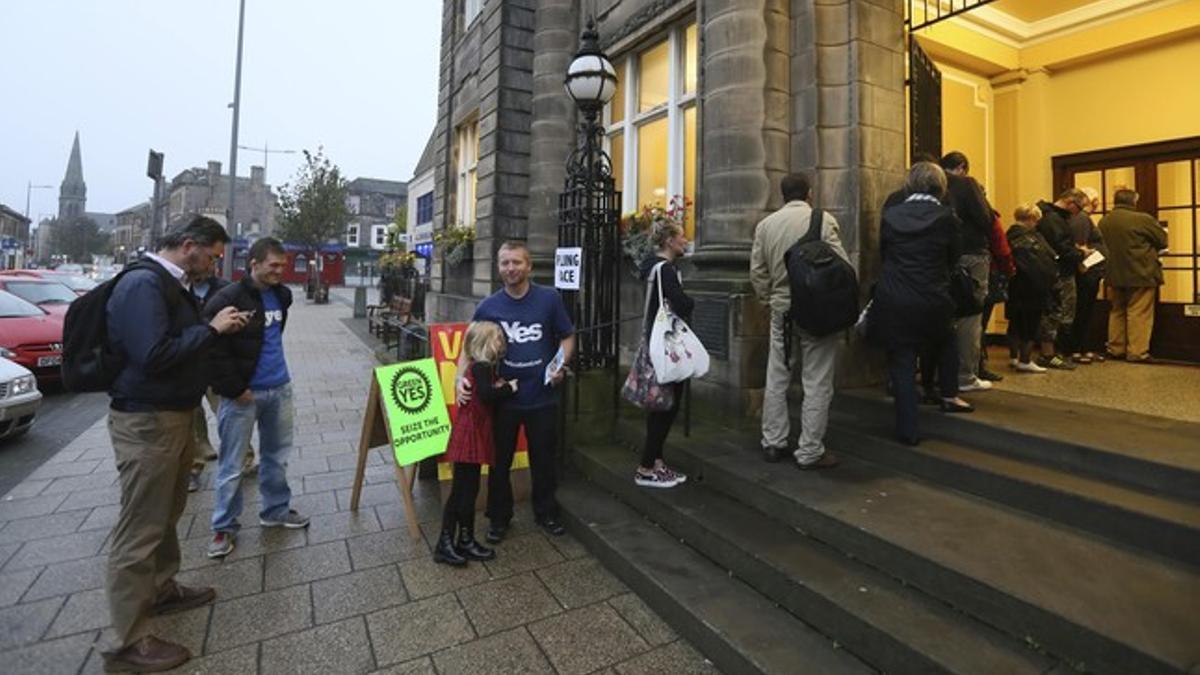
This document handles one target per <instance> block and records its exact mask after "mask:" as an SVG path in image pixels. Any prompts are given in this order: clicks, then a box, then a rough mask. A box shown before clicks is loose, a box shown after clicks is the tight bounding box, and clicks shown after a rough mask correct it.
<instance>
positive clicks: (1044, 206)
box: [1037, 188, 1090, 370]
mask: <svg viewBox="0 0 1200 675" xmlns="http://www.w3.org/2000/svg"><path fill="white" fill-rule="evenodd" d="M1089 203H1090V200H1089V199H1088V196H1087V194H1085V193H1084V192H1083V190H1079V189H1077V188H1068V189H1066V190H1063V192H1062V193H1061V194H1060V195H1058V199H1057V200H1055V202H1054V203H1053V204H1051V203H1049V202H1038V208H1040V209H1041V210H1042V219H1041V220H1039V221H1038V225H1037V230H1038V232H1039V233H1040V234H1041V235H1042V237H1044V238H1045V239H1046V241H1047V242H1049V243H1050V246H1051V247H1053V248H1054V255H1056V256H1057V257H1058V281H1056V282H1055V283H1054V290H1053V291H1051V293H1050V305H1049V306H1048V307H1047V308H1046V311H1045V313H1044V314H1042V324H1041V328H1040V332H1041V338H1042V358H1040V359H1038V365H1039V366H1042V367H1043V368H1058V369H1061V370H1074V369H1075V364H1074V363H1072V362H1071V360H1070V359H1069V358H1065V357H1063V356H1062V355H1060V354H1057V353H1056V346H1055V342H1056V341H1057V339H1058V336H1059V334H1060V333H1065V332H1066V331H1068V330H1070V329H1071V324H1072V323H1074V321H1075V271H1076V269H1078V268H1079V263H1080V262H1082V261H1083V252H1082V250H1081V249H1080V248H1079V247H1078V246H1076V245H1075V233H1074V230H1072V229H1071V222H1070V221H1071V218H1073V217H1074V216H1075V214H1077V213H1079V212H1081V211H1083V210H1084V209H1085V208H1087V206H1088V204H1089Z"/></svg>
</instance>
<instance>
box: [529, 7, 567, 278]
mask: <svg viewBox="0 0 1200 675" xmlns="http://www.w3.org/2000/svg"><path fill="white" fill-rule="evenodd" d="M578 4H579V3H578V2H576V1H575V0H540V1H539V2H538V5H537V13H536V15H535V17H534V32H533V123H532V125H531V129H530V133H531V142H530V158H529V231H528V240H529V248H530V250H531V251H532V253H533V254H534V256H535V257H536V258H537V259H538V260H539V262H541V261H543V260H544V261H547V264H549V261H550V260H551V257H552V256H553V253H554V248H555V246H556V245H557V243H558V195H559V193H560V192H562V189H563V181H564V180H565V178H566V162H567V156H568V155H569V154H570V153H571V149H572V148H574V147H575V144H576V143H577V142H578V141H577V139H576V133H575V124H574V122H575V103H574V101H572V100H571V97H570V96H568V95H567V92H566V91H565V90H564V89H563V78H564V77H565V76H566V72H567V66H568V65H569V64H570V63H571V58H572V57H573V56H574V55H575V51H576V49H577V47H578V42H579V7H578Z"/></svg>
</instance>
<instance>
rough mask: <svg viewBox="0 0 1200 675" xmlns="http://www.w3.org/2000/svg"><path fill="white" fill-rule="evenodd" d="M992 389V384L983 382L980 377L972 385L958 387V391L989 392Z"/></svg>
mask: <svg viewBox="0 0 1200 675" xmlns="http://www.w3.org/2000/svg"><path fill="white" fill-rule="evenodd" d="M991 388H992V383H991V382H988V381H987V380H981V379H979V378H978V377H977V378H975V381H974V382H972V383H970V384H965V385H964V384H960V385H958V390H959V391H960V392H961V391H987V390H988V389H991Z"/></svg>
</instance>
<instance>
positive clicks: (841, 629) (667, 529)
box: [560, 391, 1200, 674]
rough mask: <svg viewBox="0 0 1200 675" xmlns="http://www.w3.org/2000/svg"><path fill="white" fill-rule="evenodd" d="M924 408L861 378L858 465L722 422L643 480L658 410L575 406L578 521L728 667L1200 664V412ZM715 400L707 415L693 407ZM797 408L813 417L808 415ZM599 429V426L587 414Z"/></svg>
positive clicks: (676, 448)
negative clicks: (1197, 418)
mask: <svg viewBox="0 0 1200 675" xmlns="http://www.w3.org/2000/svg"><path fill="white" fill-rule="evenodd" d="M979 402H980V403H981V405H980V410H979V412H978V413H977V414H975V415H970V416H949V415H942V414H940V413H936V412H933V411H925V412H924V413H923V418H922V430H923V432H924V433H925V434H926V436H927V437H928V439H929V440H927V441H926V442H924V443H922V445H921V446H919V447H916V448H910V447H907V446H903V445H900V444H898V443H895V442H893V441H892V440H891V439H892V435H891V429H892V426H891V421H892V414H893V413H892V407H891V402H890V401H889V400H887V399H885V398H883V397H882V395H878V394H876V393H874V392H868V391H861V392H849V393H844V394H841V395H839V398H838V400H837V402H836V403H835V410H834V415H833V417H832V419H831V428H830V431H829V434H828V437H827V441H828V445H829V447H830V449H831V450H833V451H834V452H836V453H837V454H838V455H839V456H841V457H842V459H843V464H842V466H840V467H838V468H836V469H833V470H829V471H820V472H802V471H798V470H796V469H795V468H793V466H792V465H791V464H790V463H780V464H767V463H765V462H763V461H762V460H761V458H760V455H759V454H758V451H757V445H758V440H757V439H758V437H757V434H756V433H755V431H754V430H752V429H743V430H738V429H731V428H728V427H726V426H723V425H721V424H717V423H714V422H713V421H712V420H713V419H714V418H717V419H719V416H718V415H717V414H712V413H710V414H707V415H705V416H704V417H705V418H706V419H705V421H703V422H700V423H698V424H696V425H695V426H694V428H693V429H692V434H691V436H690V438H684V437H683V436H682V433H680V431H679V429H677V430H676V432H674V433H673V434H672V439H671V440H670V441H669V442H668V448H667V458H668V460H669V461H670V462H671V463H672V465H677V466H679V467H680V468H681V469H683V470H686V471H687V472H688V473H689V476H690V479H689V481H688V483H687V484H685V485H683V486H680V487H677V488H674V489H670V490H654V489H646V488H638V487H636V486H635V485H634V484H633V480H632V473H633V467H634V465H635V463H636V459H637V454H636V450H637V447H638V445H639V444H640V443H641V440H642V438H641V436H642V428H643V425H642V422H641V421H640V420H639V419H637V418H636V417H635V416H634V415H633V414H632V413H630V412H629V411H630V410H631V409H624V410H622V415H624V416H625V417H624V419H623V421H622V422H619V423H617V424H616V425H615V428H612V429H611V430H610V429H608V428H606V427H605V426H604V425H602V424H600V423H599V422H597V421H596V420H598V419H600V417H596V418H595V419H593V420H590V421H588V420H586V419H585V420H581V424H574V425H572V433H573V437H574V439H575V440H574V441H573V444H572V445H573V447H572V448H571V450H570V451H569V452H570V456H571V458H572V462H573V464H574V466H575V468H576V469H577V470H578V475H577V476H576V477H574V478H573V479H570V480H568V481H566V482H565V484H564V485H563V486H562V488H561V489H560V499H561V501H562V504H563V507H564V510H565V513H566V517H567V520H568V522H569V524H570V525H571V526H572V528H571V529H572V532H573V533H574V534H576V536H578V537H579V538H580V540H581V541H583V543H584V544H585V545H586V546H587V547H588V548H589V549H590V550H591V551H592V552H593V553H595V554H596V555H597V556H598V557H599V558H600V559H601V560H603V561H605V563H606V564H607V565H608V566H609V567H610V568H611V569H612V570H613V571H614V572H615V573H616V574H618V575H619V576H620V577H621V578H622V579H624V580H625V581H626V583H628V584H629V585H630V586H631V587H633V588H634V589H635V590H637V591H638V592H639V593H640V594H641V595H642V597H643V598H644V599H646V601H647V602H648V603H649V604H651V606H653V607H654V608H655V609H656V610H657V611H659V612H660V613H661V614H663V615H664V616H665V617H667V618H668V620H669V621H671V622H672V624H673V626H674V627H675V629H676V630H677V631H678V632H680V633H681V634H683V635H685V636H686V637H688V638H689V639H691V640H692V641H693V642H694V643H695V644H697V645H698V646H699V647H700V648H701V649H702V650H703V651H704V652H705V653H706V655H707V656H708V657H709V658H710V659H712V660H713V661H714V662H715V663H716V664H717V665H718V666H719V667H720V668H721V669H722V670H724V671H726V672H729V673H810V672H811V673H842V672H864V671H868V672H869V671H873V670H874V671H883V672H901V673H998V674H999V673H1047V672H1055V673H1067V672H1071V671H1072V670H1075V671H1084V672H1097V673H1122V674H1125V673H1179V672H1183V673H1187V672H1200V536H1197V535H1198V534H1200V425H1188V424H1182V423H1177V422H1171V421H1167V420H1160V419H1155V418H1148V417H1141V416H1133V415H1124V414H1120V413H1115V412H1112V411H1107V410H1100V409H1088V408H1085V407H1082V406H1077V405H1072V404H1063V403H1056V402H1051V401H1047V400H1045V399H1033V398H1027V397H1021V396H1019V395H1013V394H1005V393H1004V392H998V391H994V392H989V393H987V394H984V395H981V396H980V397H979ZM698 417H699V415H698ZM794 426H796V427H798V424H797V425H794ZM580 429H585V430H586V433H577V430H580Z"/></svg>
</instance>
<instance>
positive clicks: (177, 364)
mask: <svg viewBox="0 0 1200 675" xmlns="http://www.w3.org/2000/svg"><path fill="white" fill-rule="evenodd" d="M228 241H229V237H228V235H227V234H226V233H225V228H223V227H222V226H221V225H220V224H219V223H217V222H216V221H214V220H212V219H210V218H206V217H204V216H196V217H194V218H192V219H191V220H190V221H189V222H188V223H187V224H186V225H185V226H183V227H180V228H176V229H174V230H173V231H171V232H168V233H167V234H166V235H165V236H164V237H163V238H162V240H161V243H160V246H159V249H158V252H157V253H149V252H147V253H146V255H145V257H144V258H143V259H141V260H139V261H138V262H136V263H135V264H133V265H131V266H130V267H129V268H127V269H126V270H125V271H123V272H122V273H121V274H120V275H119V276H118V277H117V278H115V279H113V280H112V281H111V282H109V283H107V284H104V285H102V286H100V287H98V288H97V289H94V290H93V291H91V292H90V293H89V294H88V295H86V296H84V297H82V298H80V299H79V300H76V301H75V303H73V305H72V311H71V312H69V315H68V317H67V322H66V325H65V328H64V343H66V344H67V345H68V349H67V350H66V351H67V352H68V355H67V358H66V360H65V362H64V371H63V375H64V381H65V382H66V384H67V386H68V388H75V389H76V390H78V389H83V388H95V387H97V386H98V385H102V384H103V383H104V381H105V380H107V383H108V390H109V395H110V396H111V397H112V403H111V405H110V411H109V418H108V430H109V435H110V436H111V438H112V444H113V451H114V453H115V454H116V464H117V471H118V473H119V476H120V484H121V513H120V515H119V516H118V518H117V524H116V526H115V527H114V528H113V535H112V549H111V551H110V553H109V557H108V583H107V592H108V602H109V610H110V614H111V617H112V625H113V629H114V631H115V632H116V638H117V648H116V649H115V650H114V651H112V652H108V653H105V654H104V661H105V663H104V669H105V670H106V671H107V672H124V671H132V672H158V671H162V670H169V669H171V668H174V667H176V666H178V665H180V664H182V663H184V662H185V661H187V660H188V659H189V658H191V654H190V653H189V652H188V650H187V648H185V647H183V646H182V645H177V644H174V643H171V642H167V641H164V640H160V639H158V638H156V637H155V636H153V635H151V634H150V632H149V621H150V618H151V617H152V616H154V615H157V614H168V613H172V612H179V611H183V610H186V609H191V608H193V607H198V606H201V605H203V604H205V603H208V602H211V601H212V600H213V599H214V598H215V597H216V592H215V591H214V590H213V589H211V588H189V587H186V586H183V585H180V584H178V583H176V582H175V579H174V577H175V574H176V572H178V571H179V563H180V552H179V539H178V537H177V535H176V532H175V524H176V522H177V521H178V520H179V516H180V515H181V514H182V513H183V509H184V506H185V505H186V503H187V479H188V471H189V469H190V468H191V463H192V455H193V453H194V451H195V441H196V437H195V434H194V430H193V420H194V415H195V411H196V406H198V405H199V404H200V399H201V397H202V396H203V395H204V391H205V389H207V388H208V381H209V373H208V367H207V359H206V352H207V350H208V349H209V347H210V346H211V345H212V344H213V342H214V340H215V339H216V337H217V335H220V334H223V333H231V332H234V331H237V330H240V329H241V328H242V326H243V325H245V321H246V317H245V316H244V315H242V314H240V313H238V312H237V311H236V310H234V309H230V310H228V311H224V312H221V313H219V314H217V315H216V316H214V317H213V318H212V320H211V321H209V322H208V323H207V324H206V323H204V322H203V321H202V320H201V318H200V306H199V305H198V303H197V302H196V299H195V297H194V296H193V295H192V293H191V291H190V290H188V282H189V275H195V274H198V273H199V272H201V271H203V270H208V269H211V268H212V264H213V259H214V258H216V257H219V256H220V255H221V254H222V253H223V251H224V248H225V243H226V242H228ZM76 305H78V307H76ZM101 308H103V312H101V311H99V310H100V309H101ZM89 310H90V311H89ZM89 319H90V321H89ZM89 335H90V336H93V337H91V338H90V341H91V342H94V343H96V344H95V345H89V344H86V343H87V342H89V338H88V337H87V336H89ZM72 347H75V348H74V349H72ZM97 348H98V349H99V350H100V352H103V356H102V357H101V358H100V362H102V364H101V365H99V366H97V363H99V362H96V361H92V360H89V355H91V354H95V353H98V352H96V351H95V350H96V349H97Z"/></svg>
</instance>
